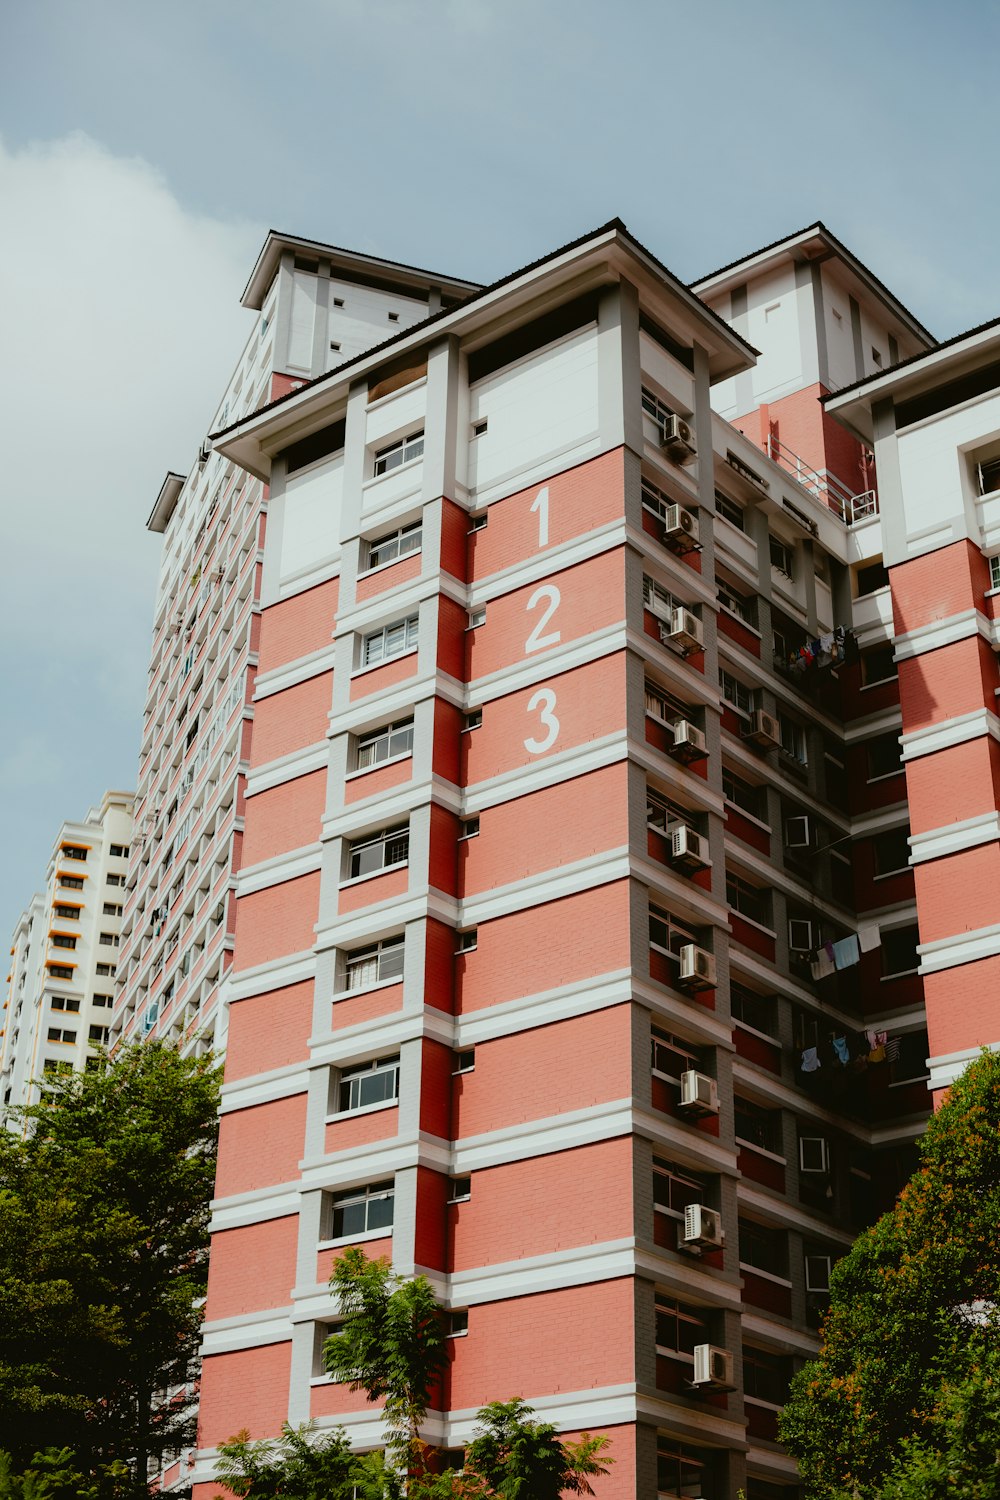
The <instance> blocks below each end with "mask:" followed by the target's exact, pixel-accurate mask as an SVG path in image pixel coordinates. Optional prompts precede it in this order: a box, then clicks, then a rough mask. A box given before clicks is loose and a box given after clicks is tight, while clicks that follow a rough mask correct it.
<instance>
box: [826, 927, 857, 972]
mask: <svg viewBox="0 0 1000 1500" xmlns="http://www.w3.org/2000/svg"><path fill="white" fill-rule="evenodd" d="M860 957H861V951H860V949H859V948H858V937H857V933H854V932H852V933H851V935H850V937H845V938H841V939H840V941H839V942H837V943H834V945H833V961H834V963H835V965H836V966H837V968H838V969H850V968H852V967H853V965H854V964H856V963H857V962H858V961H859V959H860Z"/></svg>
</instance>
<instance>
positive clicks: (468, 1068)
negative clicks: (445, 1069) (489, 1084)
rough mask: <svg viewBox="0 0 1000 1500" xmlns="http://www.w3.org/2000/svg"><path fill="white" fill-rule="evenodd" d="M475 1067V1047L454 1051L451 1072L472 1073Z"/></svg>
mask: <svg viewBox="0 0 1000 1500" xmlns="http://www.w3.org/2000/svg"><path fill="white" fill-rule="evenodd" d="M475 1067H476V1049H475V1047H467V1048H466V1049H465V1050H464V1051H462V1052H456V1053H455V1066H454V1067H453V1068H452V1073H472V1072H474V1071H475Z"/></svg>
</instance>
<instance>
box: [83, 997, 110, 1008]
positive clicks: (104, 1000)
mask: <svg viewBox="0 0 1000 1500" xmlns="http://www.w3.org/2000/svg"><path fill="white" fill-rule="evenodd" d="M93 1003H94V1004H95V1005H96V1006H97V1007H98V1008H100V1007H101V1006H104V1007H106V1008H107V1009H108V1010H110V1009H111V1006H112V1004H113V1002H112V999H111V996H110V995H95V996H94V1002H93ZM79 1004H80V1002H79V1000H77V1001H76V1006H77V1007H79Z"/></svg>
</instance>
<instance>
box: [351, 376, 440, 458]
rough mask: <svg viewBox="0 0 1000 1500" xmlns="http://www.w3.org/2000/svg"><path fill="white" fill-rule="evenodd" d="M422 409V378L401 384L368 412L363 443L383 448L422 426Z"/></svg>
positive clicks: (424, 401)
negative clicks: (395, 391) (397, 390)
mask: <svg viewBox="0 0 1000 1500" xmlns="http://www.w3.org/2000/svg"><path fill="white" fill-rule="evenodd" d="M426 411H427V381H426V380H421V381H419V382H415V383H414V384H413V385H408V386H405V387H404V389H403V390H401V391H399V392H397V393H395V394H394V395H392V396H386V397H384V398H383V399H382V400H381V401H379V402H378V403H377V404H376V406H375V408H374V410H372V411H369V413H368V420H367V423H366V426H365V441H366V443H367V444H368V446H369V448H384V447H385V446H386V445H387V444H388V443H391V442H392V441H393V439H394V438H397V437H405V436H406V434H407V433H409V432H413V431H415V430H416V429H417V428H419V427H423V425H424V415H425V413H426ZM370 467H371V466H370V465H369V468H370Z"/></svg>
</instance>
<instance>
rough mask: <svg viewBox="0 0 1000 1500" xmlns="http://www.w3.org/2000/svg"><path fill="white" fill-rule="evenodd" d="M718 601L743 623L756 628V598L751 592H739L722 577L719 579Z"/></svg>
mask: <svg viewBox="0 0 1000 1500" xmlns="http://www.w3.org/2000/svg"><path fill="white" fill-rule="evenodd" d="M719 603H720V604H721V605H722V607H723V609H728V610H729V612H730V614H734V615H738V616H739V618H740V619H741V620H742V621H743V622H744V624H746V625H749V626H751V627H752V628H753V629H756V628H757V600H756V597H755V596H754V595H753V594H741V593H740V591H739V589H735V588H733V586H732V584H731V583H727V582H726V580H725V579H724V578H721V579H720V580H719Z"/></svg>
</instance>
